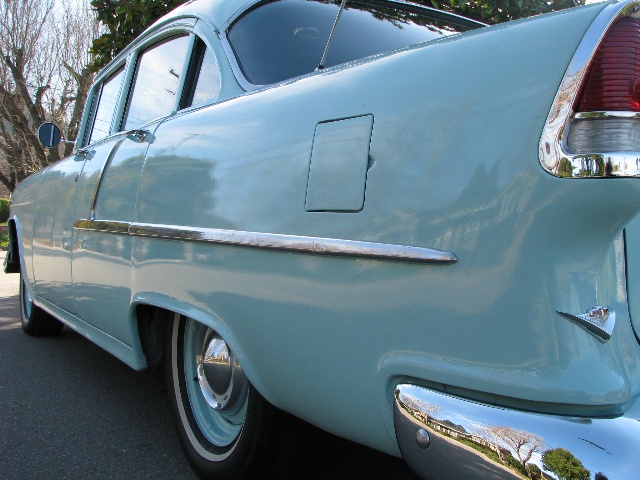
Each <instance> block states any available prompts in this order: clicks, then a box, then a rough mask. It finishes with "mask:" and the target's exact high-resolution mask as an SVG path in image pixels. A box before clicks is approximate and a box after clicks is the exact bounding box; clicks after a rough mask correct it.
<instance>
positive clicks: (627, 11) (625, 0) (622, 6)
mask: <svg viewBox="0 0 640 480" xmlns="http://www.w3.org/2000/svg"><path fill="white" fill-rule="evenodd" d="M624 16H628V17H633V18H636V19H638V18H640V2H639V1H638V0H620V1H615V2H612V3H610V4H608V5H606V6H605V7H604V8H603V9H602V11H601V12H600V13H599V14H598V16H597V17H596V19H595V20H594V21H593V23H592V24H591V25H590V26H589V28H588V29H587V31H586V33H585V35H584V37H583V38H582V40H581V41H580V44H579V45H578V48H577V49H576V52H575V54H574V55H573V58H572V59H571V62H570V63H569V67H568V68H567V71H566V73H565V75H564V78H563V79H562V83H561V84H560V88H559V89H558V93H557V94H556V97H555V99H554V100H553V104H552V106H551V110H550V112H549V116H548V117H547V121H546V123H545V126H544V129H543V131H542V137H541V138H540V145H539V156H540V164H541V165H542V167H543V168H544V169H545V170H546V171H547V172H548V173H550V174H551V175H554V176H556V177H560V176H561V175H559V167H560V162H561V160H562V159H567V160H569V161H570V162H573V161H580V159H584V158H586V157H589V158H591V159H593V160H595V161H602V162H603V163H610V164H611V165H612V166H614V167H616V166H618V167H624V166H625V164H626V165H628V164H629V162H630V161H635V160H636V159H637V158H638V157H640V152H638V154H637V155H633V154H630V153H629V152H626V153H621V152H594V153H593V154H589V155H585V154H578V155H573V154H570V153H568V152H567V149H566V144H567V137H568V133H569V129H568V126H569V124H570V123H571V121H572V120H573V119H577V118H604V117H616V118H640V115H639V114H637V113H636V112H585V113H579V114H576V113H575V112H574V111H573V105H574V103H575V100H576V96H577V95H578V91H579V90H580V86H581V84H582V80H583V78H584V75H585V73H586V71H587V69H588V67H589V65H590V64H591V61H592V59H593V57H594V55H595V53H596V51H597V49H598V46H599V45H600V43H601V42H602V39H603V38H604V35H605V33H606V32H607V31H608V29H609V27H610V26H611V24H612V23H613V22H615V21H616V20H617V19H618V18H620V17H624ZM633 153H635V152H633ZM614 170H615V168H614ZM609 175H610V176H620V177H640V168H638V169H636V170H632V171H630V170H629V169H628V168H626V167H625V168H621V171H620V172H616V171H614V172H613V173H609ZM594 176H597V177H600V176H602V175H594ZM564 178H592V177H583V176H574V177H564Z"/></svg>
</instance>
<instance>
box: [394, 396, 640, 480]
mask: <svg viewBox="0 0 640 480" xmlns="http://www.w3.org/2000/svg"><path fill="white" fill-rule="evenodd" d="M637 400H638V399H637V398H636V399H634V400H633V401H632V402H630V403H631V406H630V408H629V409H628V410H627V411H626V413H625V414H624V416H620V417H617V418H584V417H566V416H556V415H546V414H538V413H530V412H525V411H519V410H511V409H506V408H501V407H496V406H492V405H486V404H481V403H476V402H472V401H468V400H465V399H462V398H458V397H453V396H450V395H446V394H443V393H440V392H436V391H434V390H430V389H427V388H424V387H419V386H415V385H409V384H401V385H398V387H397V388H396V390H395V393H394V402H393V416H394V422H395V429H396V438H397V440H398V445H399V446H400V450H401V452H402V456H403V457H404V459H405V461H406V462H407V464H408V465H409V467H411V468H412V469H413V470H414V471H415V472H416V473H417V474H418V475H420V476H421V477H422V478H433V479H439V480H447V479H460V478H473V479H492V480H495V479H509V480H511V479H513V480H516V479H519V480H522V478H557V477H556V475H558V473H559V472H555V471H553V470H551V469H553V468H555V466H559V465H562V464H563V462H564V465H568V464H569V463H570V464H571V465H572V467H573V468H574V470H572V472H573V473H574V475H575V477H572V478H594V476H595V478H610V479H612V480H613V479H617V478H635V477H636V476H637V472H638V471H639V469H640V457H639V456H638V455H637V446H638V443H639V442H640V422H639V421H638V420H639V417H640V401H637ZM554 457H555V458H554ZM545 465H546V466H547V467H549V469H547V467H545ZM558 476H559V475H558Z"/></svg>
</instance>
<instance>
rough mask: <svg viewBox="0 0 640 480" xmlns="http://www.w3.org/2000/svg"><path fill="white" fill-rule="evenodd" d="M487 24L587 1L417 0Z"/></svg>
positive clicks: (560, 8)
mask: <svg viewBox="0 0 640 480" xmlns="http://www.w3.org/2000/svg"><path fill="white" fill-rule="evenodd" d="M417 2H418V3H422V4H424V5H427V6H431V7H435V8H439V9H441V10H447V11H450V12H454V13H457V14H459V15H462V16H464V17H469V18H474V19H476V20H480V21H481V22H485V23H500V22H506V21H508V20H516V19H518V18H525V17H531V16H533V15H540V14H542V13H548V12H553V11H556V10H564V9H565V8H571V7H575V6H578V5H584V2H585V0H417Z"/></svg>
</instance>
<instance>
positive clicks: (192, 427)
mask: <svg viewBox="0 0 640 480" xmlns="http://www.w3.org/2000/svg"><path fill="white" fill-rule="evenodd" d="M167 383H168V385H169V392H170V393H172V394H173V395H172V400H173V413H174V419H175V421H176V428H177V431H178V436H179V438H180V443H181V444H182V448H183V450H184V452H185V454H186V456H187V459H188V460H189V463H190V464H191V466H192V467H193V469H194V470H195V471H196V472H197V473H198V475H200V477H201V478H215V479H239V478H258V477H259V476H260V475H261V474H262V473H264V471H265V470H266V469H267V467H268V465H269V460H270V459H271V458H272V457H273V455H272V453H273V451H274V449H275V442H274V438H272V433H271V432H272V428H271V425H272V424H273V423H274V419H273V416H274V414H275V413H276V411H275V409H274V408H273V407H272V406H271V405H270V404H269V403H268V402H267V401H266V400H264V399H263V398H262V396H261V395H260V394H259V393H258V392H257V391H256V390H255V389H254V388H253V386H252V385H251V384H250V383H249V381H248V380H247V378H246V376H245V374H244V372H243V371H242V367H241V366H240V365H239V363H238V362H237V360H236V358H235V356H234V355H233V353H232V352H231V350H230V349H229V347H228V345H227V344H226V342H225V341H224V340H223V339H222V338H221V337H220V336H219V335H218V334H217V333H216V332H215V331H213V330H211V329H210V328H208V327H206V326H205V325H203V324H201V323H199V322H196V321H195V320H192V319H189V318H186V317H181V316H176V318H175V319H174V322H173V326H172V329H171V334H170V335H169V346H168V355H167Z"/></svg>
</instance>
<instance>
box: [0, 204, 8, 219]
mask: <svg viewBox="0 0 640 480" xmlns="http://www.w3.org/2000/svg"><path fill="white" fill-rule="evenodd" d="M7 220H9V199H8V198H0V223H4V222H6V221H7Z"/></svg>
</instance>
